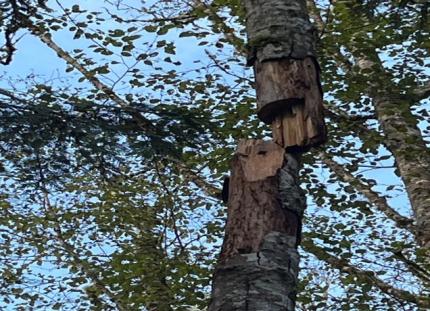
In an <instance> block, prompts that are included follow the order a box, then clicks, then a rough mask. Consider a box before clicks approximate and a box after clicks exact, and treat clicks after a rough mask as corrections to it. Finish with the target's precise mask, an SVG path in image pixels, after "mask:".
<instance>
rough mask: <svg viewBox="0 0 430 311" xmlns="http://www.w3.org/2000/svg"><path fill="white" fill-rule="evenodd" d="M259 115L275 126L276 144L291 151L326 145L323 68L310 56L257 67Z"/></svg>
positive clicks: (266, 62) (256, 63)
mask: <svg viewBox="0 0 430 311" xmlns="http://www.w3.org/2000/svg"><path fill="white" fill-rule="evenodd" d="M254 70H255V77H256V90H257V105H258V116H259V118H260V119H261V120H262V121H264V122H265V123H267V124H272V130H273V139H274V141H275V142H276V143H277V144H279V145H281V146H283V147H284V148H286V149H287V150H295V151H305V150H307V149H309V148H310V147H311V146H317V145H320V144H322V143H324V141H325V138H326V128H325V124H324V115H323V100H322V91H321V86H320V82H319V68H318V65H317V64H316V62H315V61H314V60H313V59H312V58H311V57H307V58H305V59H303V60H298V59H279V60H271V61H265V62H263V63H259V62H255V64H254Z"/></svg>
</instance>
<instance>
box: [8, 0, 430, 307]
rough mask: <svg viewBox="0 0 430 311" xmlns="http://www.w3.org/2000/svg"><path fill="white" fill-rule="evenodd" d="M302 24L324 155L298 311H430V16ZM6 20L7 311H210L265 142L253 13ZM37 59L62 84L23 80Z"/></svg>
mask: <svg viewBox="0 0 430 311" xmlns="http://www.w3.org/2000/svg"><path fill="white" fill-rule="evenodd" d="M307 5H308V10H309V13H310V16H311V19H312V21H313V23H314V25H315V32H316V35H317V36H318V58H319V62H320V66H321V80H322V82H323V89H324V92H325V98H324V99H325V115H326V120H327V124H328V131H329V141H328V143H327V144H326V145H325V146H324V147H323V148H318V149H313V150H311V151H310V152H308V153H307V154H306V155H305V158H304V161H305V168H304V169H303V170H302V173H301V178H302V182H303V188H304V189H305V190H306V193H307V197H308V209H307V211H306V215H305V223H304V234H303V238H302V240H303V241H302V247H301V248H300V253H301V256H302V262H301V266H302V267H301V268H302V270H301V275H300V280H301V281H300V282H301V285H300V287H301V289H300V291H299V293H298V309H301V310H369V309H371V310H423V309H426V308H430V298H429V297H430V262H429V260H428V258H429V257H430V256H429V255H428V253H427V254H426V252H428V249H429V248H430V231H429V230H430V204H429V200H430V186H429V185H430V176H429V174H430V153H429V148H428V146H429V135H430V125H429V119H430V118H429V102H428V98H429V96H430V79H429V66H430V55H429V54H430V40H429V39H428V38H429V36H430V23H429V18H430V17H429V14H430V13H429V7H430V5H429V4H428V3H427V1H418V0H416V1H409V0H360V1H339V0H331V1H330V2H327V1H316V0H315V1H314V0H308V1H307ZM0 10H1V15H0V21H1V23H0V31H1V34H2V37H3V48H2V49H1V50H0V52H1V54H0V62H1V63H2V64H3V65H4V66H5V67H3V68H4V69H5V70H7V71H8V72H5V73H4V74H3V75H2V82H1V84H0V151H1V153H0V191H1V192H0V275H1V277H0V296H1V297H0V308H5V309H6V310H7V309H8V308H10V309H13V310H33V309H34V310H160V311H162V310H204V309H205V307H206V306H207V304H208V300H209V298H210V297H209V289H210V279H211V273H212V269H213V267H214V263H215V260H216V255H217V253H218V252H219V246H220V242H221V240H222V236H223V226H224V221H225V208H224V205H223V204H222V202H221V194H220V193H221V183H222V179H223V177H224V176H225V175H226V174H228V170H229V161H230V159H231V155H232V153H233V150H234V148H235V146H236V143H237V141H238V140H239V139H242V138H264V137H267V135H268V128H267V127H266V125H264V124H262V123H260V122H259V121H258V119H257V118H256V115H255V95H254V90H253V86H254V83H253V73H252V72H251V70H250V69H249V68H248V67H246V53H247V45H246V34H245V31H244V11H243V7H242V5H241V3H240V1H238V0H214V1H203V0H193V1H182V0H163V1H143V0H142V1H140V0H104V1H97V2H96V1H94V2H91V3H90V2H88V1H78V0H73V1H62V0H53V1H44V0H37V1H35V0H1V1H0ZM29 40H36V41H31V42H32V43H31V44H37V45H38V49H41V50H43V51H45V52H44V53H46V54H47V55H51V56H50V57H51V58H52V59H53V63H54V59H55V60H56V61H57V59H58V60H59V61H61V64H62V65H61V66H60V67H59V68H52V71H53V72H55V70H57V69H58V70H59V71H58V72H57V73H55V74H52V75H50V76H47V75H41V74H39V73H38V72H33V71H32V70H31V69H32V68H30V67H28V68H26V71H27V72H28V73H27V74H25V75H17V74H16V73H14V71H13V70H9V68H13V66H14V64H15V63H16V62H20V63H21V66H25V65H26V64H25V60H23V59H22V58H21V59H20V53H21V52H22V50H23V49H30V48H31V47H30V45H29V44H26V42H27V41H29ZM34 42H37V43H34ZM34 57H35V58H37V57H38V55H34ZM44 66H45V67H46V68H50V66H51V64H50V63H46V64H44Z"/></svg>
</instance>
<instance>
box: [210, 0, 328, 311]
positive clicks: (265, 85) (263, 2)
mask: <svg viewBox="0 0 430 311" xmlns="http://www.w3.org/2000/svg"><path fill="white" fill-rule="evenodd" d="M243 3H244V6H245V9H246V28H247V33H248V39H249V40H248V47H249V55H248V65H253V66H254V73H255V80H256V91H257V106H258V111H257V114H258V117H259V118H260V119H261V120H262V121H263V122H265V123H267V124H271V125H272V130H273V139H274V141H273V142H268V141H261V140H248V141H242V142H240V143H239V146H238V149H237V151H236V154H235V156H234V159H233V161H232V176H231V179H230V183H229V200H228V211H227V225H226V232H225V237H224V242H223V246H222V251H221V255H220V259H219V262H218V266H217V267H216V271H215V274H214V278H213V288H212V302H211V304H210V306H209V311H232V310H247V311H248V310H249V311H250V310H255V311H264V310H267V311H269V310H270V311H276V310H279V311H281V310H282V311H285V310H287V311H292V310H294V309H295V297H296V288H297V276H298V269H299V256H298V252H297V245H298V243H299V242H300V235H301V223H302V216H303V212H304V209H305V197H304V193H303V191H302V190H301V188H300V186H299V181H298V173H299V169H300V164H299V163H300V155H301V153H303V152H305V151H307V150H308V149H309V148H310V147H312V146H316V145H319V144H321V143H323V142H324V141H325V138H326V129H325V124H324V117H323V114H322V112H323V105H322V91H321V85H320V81H319V66H318V63H317V61H316V58H315V48H314V44H315V42H314V41H315V40H314V39H315V38H314V34H315V32H314V28H313V26H312V25H311V23H310V22H309V18H308V14H307V11H306V4H305V1H304V0H244V1H243Z"/></svg>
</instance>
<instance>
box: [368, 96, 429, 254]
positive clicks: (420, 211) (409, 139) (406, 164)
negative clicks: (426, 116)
mask: <svg viewBox="0 0 430 311" xmlns="http://www.w3.org/2000/svg"><path fill="white" fill-rule="evenodd" d="M374 98H375V110H376V113H377V116H378V120H379V122H380V124H381V127H382V130H383V132H384V135H385V137H386V138H385V145H386V147H387V148H388V149H389V150H390V151H391V153H392V154H393V155H394V157H395V159H396V166H397V168H398V169H399V171H400V175H401V177H402V180H403V182H404V184H405V187H406V191H407V193H408V197H409V200H410V202H411V206H412V210H413V211H414V216H415V217H414V218H415V222H416V225H415V228H416V229H415V235H416V237H417V241H418V243H419V244H420V245H421V246H423V247H425V248H429V249H430V151H429V149H428V147H427V146H426V144H425V142H424V141H423V139H422V136H421V133H420V131H419V129H418V126H417V124H416V118H415V117H414V116H413V115H412V113H411V112H410V110H409V108H408V109H401V108H400V107H401V105H402V102H401V101H399V100H395V99H393V98H390V97H385V98H384V97H382V96H375V97H374ZM403 104H404V103H403Z"/></svg>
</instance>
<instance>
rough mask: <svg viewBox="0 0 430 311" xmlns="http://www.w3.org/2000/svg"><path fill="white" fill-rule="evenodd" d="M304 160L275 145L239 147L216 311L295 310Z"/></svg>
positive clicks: (245, 144)
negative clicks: (301, 166) (300, 171)
mask: <svg viewBox="0 0 430 311" xmlns="http://www.w3.org/2000/svg"><path fill="white" fill-rule="evenodd" d="M299 157H300V155H299V154H289V153H285V152H284V149H283V148H282V147H281V146H279V145H277V144H276V143H273V142H270V141H262V140H248V141H242V142H240V143H239V146H238V149H237V151H236V154H235V156H234V159H233V161H232V175H231V179H230V189H229V203H228V206H229V210H228V220H227V225H226V235H225V238H224V243H223V247H222V252H221V255H220V259H219V264H218V267H217V271H216V273H215V276H214V280H213V293H212V294H213V295H212V304H211V306H210V308H209V310H210V311H215V310H216V311H218V310H223V311H224V310H225V311H227V310H250V311H251V310H255V311H257V310H258V311H262V310H274V311H276V310H279V311H280V310H283V311H285V310H294V301H295V294H296V293H295V290H296V284H297V274H298V265H299V257H298V253H297V250H296V245H297V243H298V242H299V240H300V232H301V218H302V214H303V211H304V208H305V200H304V197H303V194H302V190H301V189H300V187H299V183H298V176H297V172H298V168H299V166H300V164H299ZM281 166H282V168H281V169H279V168H280V167H281Z"/></svg>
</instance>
